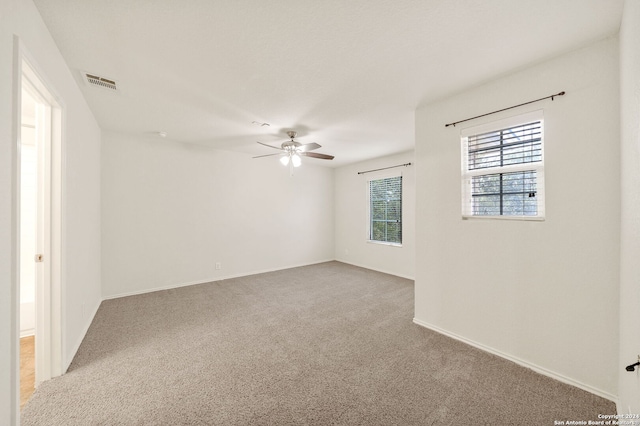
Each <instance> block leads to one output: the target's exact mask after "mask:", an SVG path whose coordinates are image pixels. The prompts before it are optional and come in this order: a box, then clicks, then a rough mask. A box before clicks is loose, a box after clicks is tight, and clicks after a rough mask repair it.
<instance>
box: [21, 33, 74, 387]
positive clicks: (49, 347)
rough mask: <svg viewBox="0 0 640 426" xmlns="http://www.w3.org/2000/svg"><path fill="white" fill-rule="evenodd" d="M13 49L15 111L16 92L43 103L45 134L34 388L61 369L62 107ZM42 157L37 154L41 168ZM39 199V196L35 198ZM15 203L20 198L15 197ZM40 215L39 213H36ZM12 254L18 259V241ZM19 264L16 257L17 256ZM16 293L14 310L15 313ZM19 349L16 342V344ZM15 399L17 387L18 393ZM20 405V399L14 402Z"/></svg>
mask: <svg viewBox="0 0 640 426" xmlns="http://www.w3.org/2000/svg"><path fill="white" fill-rule="evenodd" d="M17 47H18V55H17V56H18V57H17V58H16V59H17V61H18V64H17V65H18V69H17V71H18V72H17V75H16V80H17V81H16V82H14V84H15V85H17V86H18V90H17V92H18V94H19V95H18V97H17V103H18V108H17V111H20V105H21V102H22V101H21V92H22V88H23V85H24V88H25V89H26V90H28V91H29V92H30V94H32V95H33V96H34V97H35V98H37V99H38V100H39V101H40V102H42V103H43V106H42V107H40V111H39V114H38V117H37V121H38V122H37V126H38V125H40V126H41V129H46V132H45V133H42V132H41V137H38V139H39V140H38V142H37V143H40V144H41V147H39V149H41V150H42V151H41V152H44V153H45V155H44V157H46V158H47V161H45V162H44V163H42V164H40V165H39V172H40V171H43V172H44V175H43V176H45V177H44V178H43V177H38V180H39V183H38V187H39V188H38V193H39V197H41V198H42V199H41V200H39V202H40V201H41V205H42V207H43V209H42V212H43V213H41V214H39V215H40V217H39V220H38V222H39V223H40V224H41V225H42V229H43V231H44V232H42V233H41V234H40V232H39V234H40V235H41V236H39V237H38V240H39V241H38V252H39V253H42V254H43V255H44V262H42V263H41V264H39V266H38V270H39V271H38V272H39V275H40V276H41V277H42V279H39V280H38V281H39V282H38V284H37V288H36V386H37V385H38V384H39V383H41V382H42V381H45V380H48V379H51V378H52V377H56V376H59V375H61V374H62V373H63V365H62V359H63V358H62V293H63V289H62V285H63V273H64V268H63V263H62V260H63V256H62V252H63V238H62V236H63V217H64V216H63V215H64V212H63V206H64V203H63V197H62V191H63V170H64V167H63V158H64V156H63V152H64V151H63V146H62V145H63V138H62V127H63V122H62V118H63V113H62V112H63V107H62V106H61V105H62V104H61V102H60V101H59V98H58V97H56V96H55V92H53V91H52V89H51V85H50V84H48V83H47V80H46V78H44V77H43V76H44V74H43V73H42V72H41V71H40V68H39V67H38V65H37V63H36V62H35V61H34V60H33V59H32V58H31V57H30V55H29V54H28V52H27V51H26V49H25V48H24V46H23V45H22V44H21V43H19V42H18V43H17ZM19 129H20V126H18V133H17V134H18V140H17V141H16V142H17V143H18V147H17V150H16V151H17V161H16V163H15V164H16V175H17V179H16V185H17V186H16V187H15V191H16V192H17V193H18V194H19V191H20V178H19V177H20V172H21V171H20V146H19V143H20V139H19V138H20V133H19V132H20V130H19ZM42 157H43V156H42V155H40V153H39V154H38V159H39V160H38V161H39V162H40V161H41V160H40V159H41V158H42ZM40 194H42V196H41V195H40ZM17 199H18V200H19V197H17ZM39 210H40V209H39ZM16 227H17V230H16V233H17V234H19V230H20V203H19V201H18V202H17V203H16ZM39 231H40V230H39ZM14 244H16V245H17V247H16V251H15V253H19V241H18V242H16V243H14ZM18 260H19V256H18ZM16 276H17V280H16V282H15V284H14V285H16V286H19V284H20V279H19V278H20V277H19V268H17V272H16ZM19 291H20V290H19V287H18V288H17V291H16V293H17V294H18V297H17V300H16V302H18V303H17V308H16V311H18V310H19ZM18 321H19V313H17V315H16V322H18ZM17 346H18V348H19V342H17ZM16 368H17V373H16V374H17V375H18V381H19V349H18V362H16ZM17 392H18V394H19V387H18V391H17ZM18 399H19V397H18Z"/></svg>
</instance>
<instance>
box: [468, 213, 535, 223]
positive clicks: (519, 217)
mask: <svg viewBox="0 0 640 426" xmlns="http://www.w3.org/2000/svg"><path fill="white" fill-rule="evenodd" d="M462 219H463V220H492V219H493V220H495V219H497V220H525V221H534V222H542V221H544V216H466V215H463V216H462Z"/></svg>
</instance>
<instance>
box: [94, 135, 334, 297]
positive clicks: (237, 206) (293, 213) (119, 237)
mask: <svg viewBox="0 0 640 426" xmlns="http://www.w3.org/2000/svg"><path fill="white" fill-rule="evenodd" d="M332 189H333V170H332V169H328V168H325V167H318V166H315V165H313V164H311V161H305V160H304V159H303V165H302V167H299V168H298V169H296V170H295V175H294V176H293V177H290V176H289V172H288V168H286V167H283V166H282V165H281V164H280V163H279V162H278V159H277V157H273V158H261V159H252V158H251V157H250V156H249V155H246V154H240V153H233V152H227V151H219V150H215V149H212V148H208V147H204V146H198V145H191V144H183V143H179V142H174V141H170V140H164V139H160V138H144V137H133V136H124V135H120V134H115V133H107V132H105V133H104V134H103V150H102V195H103V211H102V235H103V239H102V241H103V246H102V253H103V269H102V271H103V273H102V282H103V295H104V297H106V298H109V297H114V296H120V295H126V294H134V293H140V292H146V291H152V290H155V289H160V288H168V287H174V286H179V285H184V284H189V283H198V282H207V281H213V280H219V279H222V278H226V277H232V276H239V275H247V274H252V273H257V272H260V271H267V270H274V269H281V268H287V267H291V266H298V265H304V264H310V263H316V262H322V261H327V260H333V193H332ZM216 262H220V263H221V266H222V268H221V269H220V270H216V269H215V263H216Z"/></svg>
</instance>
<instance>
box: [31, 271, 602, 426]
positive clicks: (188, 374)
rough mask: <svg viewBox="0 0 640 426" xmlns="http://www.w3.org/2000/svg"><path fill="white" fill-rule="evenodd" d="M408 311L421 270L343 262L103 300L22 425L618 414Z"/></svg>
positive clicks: (389, 421)
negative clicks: (63, 369) (400, 273)
mask: <svg viewBox="0 0 640 426" xmlns="http://www.w3.org/2000/svg"><path fill="white" fill-rule="evenodd" d="M412 317H413V282H412V281H409V280H406V279H402V278H398V277H394V276H391V275H385V274H381V273H377V272H373V271H370V270H366V269H362V268H357V267H353V266H349V265H345V264H342V263H339V262H328V263H323V264H319V265H313V266H307V267H303V268H295V269H289V270H284V271H278V272H272V273H267V274H260V275H254V276H250V277H244V278H236V279H231V280H223V281H218V282H212V283H208V284H202V285H196V286H191V287H183V288H180V289H176V290H168V291H159V292H155V293H149V294H145V295H140V296H131V297H126V298H121V299H116V300H108V301H105V302H103V303H102V305H101V306H100V309H99V311H98V313H97V315H96V318H95V320H94V322H93V324H92V325H91V328H90V329H89V332H88V334H87V336H86V338H85V339H84V342H83V343H82V346H81V347H80V350H79V351H78V354H77V356H76V358H75V359H74V361H73V363H72V365H71V368H70V369H69V372H68V373H67V374H66V375H64V376H62V377H59V378H57V379H54V380H50V381H48V382H46V383H43V384H42V385H41V386H40V387H39V388H38V389H37V390H36V392H35V394H34V395H33V397H32V398H31V400H30V401H29V403H27V405H26V406H25V408H24V410H23V412H22V424H23V425H65V426H67V425H294V424H295V425H299V424H314V425H329V424H334V425H553V424H554V420H562V421H566V420H585V421H586V420H589V419H591V420H595V419H597V415H598V414H599V413H603V414H613V413H615V406H614V404H613V403H612V402H610V401H607V400H604V399H602V398H599V397H597V396H594V395H592V394H589V393H587V392H584V391H582V390H580V389H577V388H574V387H571V386H568V385H565V384H562V383H560V382H557V381H555V380H552V379H549V378H547V377H544V376H541V375H539V374H536V373H534V372H532V371H531V370H528V369H526V368H522V367H520V366H518V365H516V364H514V363H511V362H509V361H506V360H504V359H501V358H498V357H496V356H493V355H490V354H487V353H485V352H482V351H480V350H477V349H475V348H473V347H470V346H467V345H465V344H463V343H460V342H458V341H455V340H452V339H450V338H447V337H444V336H442V335H439V334H437V333H435V332H432V331H429V330H427V329H424V328H422V327H419V326H417V325H415V324H413V323H412Z"/></svg>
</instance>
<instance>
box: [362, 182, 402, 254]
mask: <svg viewBox="0 0 640 426" xmlns="http://www.w3.org/2000/svg"><path fill="white" fill-rule="evenodd" d="M369 198H370V204H369V217H370V223H369V238H370V239H371V240H373V241H382V242H391V243H402V176H397V177H393V178H386V179H377V180H372V181H370V182H369Z"/></svg>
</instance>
